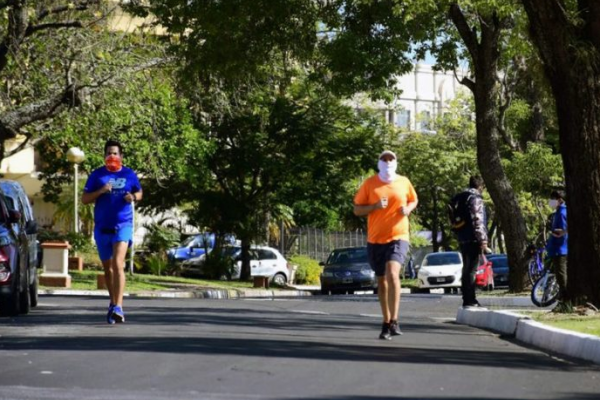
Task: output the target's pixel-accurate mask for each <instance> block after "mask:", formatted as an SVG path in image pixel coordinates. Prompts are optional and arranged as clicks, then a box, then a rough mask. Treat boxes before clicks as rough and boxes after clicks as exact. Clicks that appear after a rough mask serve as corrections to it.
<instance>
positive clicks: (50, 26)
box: [25, 21, 83, 36]
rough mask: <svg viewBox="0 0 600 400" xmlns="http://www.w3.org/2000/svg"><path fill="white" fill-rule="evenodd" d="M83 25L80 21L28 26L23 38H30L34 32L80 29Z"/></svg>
mask: <svg viewBox="0 0 600 400" xmlns="http://www.w3.org/2000/svg"><path fill="white" fill-rule="evenodd" d="M81 27H83V24H82V23H81V21H67V22H52V23H47V24H39V25H29V26H28V27H27V30H26V31H25V36H31V35H33V34H34V33H35V32H39V31H42V30H45V29H59V28H81Z"/></svg>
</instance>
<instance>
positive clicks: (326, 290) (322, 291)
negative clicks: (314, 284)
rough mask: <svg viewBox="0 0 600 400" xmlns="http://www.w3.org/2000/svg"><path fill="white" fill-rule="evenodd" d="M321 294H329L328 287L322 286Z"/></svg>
mask: <svg viewBox="0 0 600 400" xmlns="http://www.w3.org/2000/svg"><path fill="white" fill-rule="evenodd" d="M321 294H323V295H326V296H327V295H329V289H327V288H324V287H322V288H321Z"/></svg>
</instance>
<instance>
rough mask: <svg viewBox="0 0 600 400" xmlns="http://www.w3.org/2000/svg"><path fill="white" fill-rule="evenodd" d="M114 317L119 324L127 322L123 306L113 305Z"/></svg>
mask: <svg viewBox="0 0 600 400" xmlns="http://www.w3.org/2000/svg"><path fill="white" fill-rule="evenodd" d="M112 318H113V319H114V320H115V322H116V323H118V324H120V323H123V322H125V313H124V312H123V309H122V308H121V306H114V307H113V310H112Z"/></svg>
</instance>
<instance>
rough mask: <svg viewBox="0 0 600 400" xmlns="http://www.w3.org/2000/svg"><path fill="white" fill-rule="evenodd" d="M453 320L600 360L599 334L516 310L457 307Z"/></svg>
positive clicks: (576, 355)
mask: <svg viewBox="0 0 600 400" xmlns="http://www.w3.org/2000/svg"><path fill="white" fill-rule="evenodd" d="M456 322H457V323H459V324H462V325H469V326H474V327H477V328H483V329H489V330H491V331H494V332H498V333H501V334H505V335H511V336H514V337H515V338H516V339H517V340H519V341H520V342H523V343H527V344H530V345H533V346H536V347H539V348H541V349H544V350H548V351H552V352H554V353H557V354H562V355H565V356H569V357H573V358H580V359H583V360H587V361H591V362H594V363H596V364H600V337H598V336H593V335H586V334H583V333H578V332H573V331H568V330H565V329H558V328H554V327H551V326H548V325H544V324H542V323H539V322H536V321H533V320H532V319H531V318H529V317H527V316H524V315H520V314H518V313H516V312H512V311H491V310H487V309H485V308H473V309H465V308H462V307H461V308H459V309H458V313H457V315H456Z"/></svg>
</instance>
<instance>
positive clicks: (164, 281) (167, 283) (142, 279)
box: [41, 271, 252, 292]
mask: <svg viewBox="0 0 600 400" xmlns="http://www.w3.org/2000/svg"><path fill="white" fill-rule="evenodd" d="M101 273H102V272H101V271H69V274H70V275H71V289H75V290H96V289H97V284H96V276H97V275H99V274H101ZM125 279H126V285H125V291H126V292H140V291H148V290H165V289H200V288H218V289H249V288H251V287H252V282H240V281H211V280H203V279H188V278H180V277H176V276H157V275H144V274H135V275H129V274H126V278H125ZM41 288H42V289H51V288H49V287H44V286H41Z"/></svg>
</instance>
